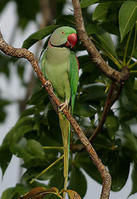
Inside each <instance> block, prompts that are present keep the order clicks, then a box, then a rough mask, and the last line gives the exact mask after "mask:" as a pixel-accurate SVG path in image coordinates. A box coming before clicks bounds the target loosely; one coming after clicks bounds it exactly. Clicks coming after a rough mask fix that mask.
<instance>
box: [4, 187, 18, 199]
mask: <svg viewBox="0 0 137 199" xmlns="http://www.w3.org/2000/svg"><path fill="white" fill-rule="evenodd" d="M15 196H16V193H15V188H8V189H6V190H5V191H4V192H3V193H2V196H1V199H7V198H9V199H12V198H13V197H14V198H15ZM16 198H17V197H16Z"/></svg>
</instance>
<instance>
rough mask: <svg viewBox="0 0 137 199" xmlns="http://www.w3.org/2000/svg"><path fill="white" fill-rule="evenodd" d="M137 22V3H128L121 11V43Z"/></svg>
mask: <svg viewBox="0 0 137 199" xmlns="http://www.w3.org/2000/svg"><path fill="white" fill-rule="evenodd" d="M136 20H137V2H135V1H126V2H124V3H123V4H122V6H121V8H120V11H119V29H120V35H121V41H123V39H124V37H125V35H126V34H127V33H128V32H129V31H130V30H131V29H132V28H133V26H134V25H135V23H136Z"/></svg>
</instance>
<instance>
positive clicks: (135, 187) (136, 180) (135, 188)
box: [129, 163, 137, 196]
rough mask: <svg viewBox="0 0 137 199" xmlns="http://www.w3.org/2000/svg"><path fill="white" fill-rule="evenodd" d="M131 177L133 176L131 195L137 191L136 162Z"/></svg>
mask: <svg viewBox="0 0 137 199" xmlns="http://www.w3.org/2000/svg"><path fill="white" fill-rule="evenodd" d="M131 177H132V190H131V193H130V194H129V196H131V195H132V194H135V193H137V163H134V167H133V170H132V175H131Z"/></svg>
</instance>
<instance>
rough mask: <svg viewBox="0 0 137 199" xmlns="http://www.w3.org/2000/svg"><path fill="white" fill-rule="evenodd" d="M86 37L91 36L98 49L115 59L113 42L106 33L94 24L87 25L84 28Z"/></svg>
mask: <svg viewBox="0 0 137 199" xmlns="http://www.w3.org/2000/svg"><path fill="white" fill-rule="evenodd" d="M86 30H87V32H88V35H93V36H94V38H95V42H97V45H99V46H98V47H99V48H100V49H102V50H104V51H106V53H107V54H108V56H109V55H110V56H111V55H112V56H114V57H117V54H116V49H115V46H114V43H113V40H112V38H111V36H110V34H109V33H108V32H106V31H105V30H104V29H102V28H101V27H100V26H97V25H96V24H89V25H87V28H86Z"/></svg>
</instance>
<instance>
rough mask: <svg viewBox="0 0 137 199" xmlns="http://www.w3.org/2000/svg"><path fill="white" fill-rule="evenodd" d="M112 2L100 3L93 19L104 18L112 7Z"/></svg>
mask: <svg viewBox="0 0 137 199" xmlns="http://www.w3.org/2000/svg"><path fill="white" fill-rule="evenodd" d="M110 5H111V3H110V2H107V3H100V4H99V5H98V6H97V7H96V8H95V11H94V12H93V15H92V19H93V21H95V20H102V19H103V18H104V17H106V15H107V12H108V9H109V7H110Z"/></svg>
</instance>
